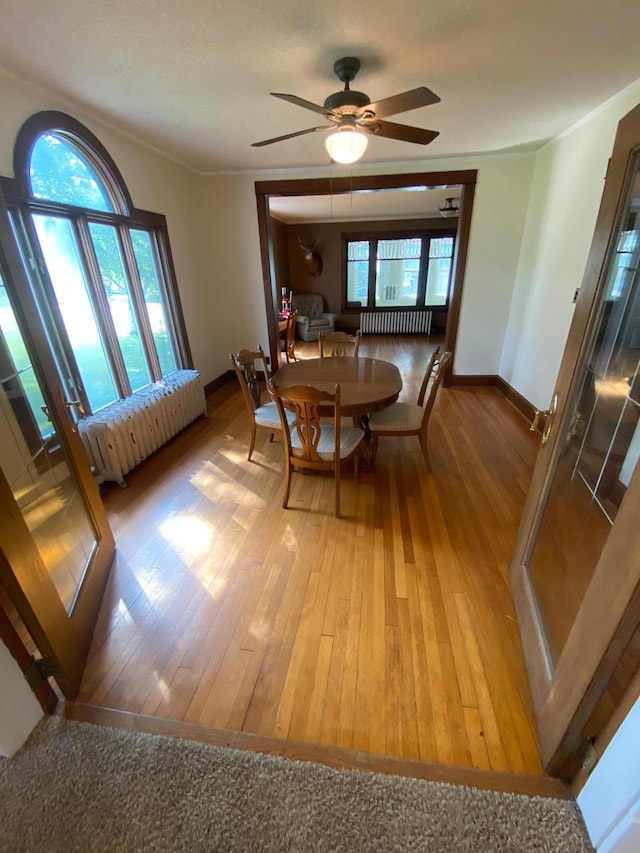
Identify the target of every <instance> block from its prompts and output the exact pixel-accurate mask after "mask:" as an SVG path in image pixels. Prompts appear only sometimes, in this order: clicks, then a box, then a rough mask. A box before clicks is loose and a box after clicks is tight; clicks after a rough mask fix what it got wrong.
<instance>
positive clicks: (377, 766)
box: [57, 701, 571, 800]
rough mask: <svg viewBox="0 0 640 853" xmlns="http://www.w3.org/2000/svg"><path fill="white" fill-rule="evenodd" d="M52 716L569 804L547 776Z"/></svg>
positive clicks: (190, 728)
mask: <svg viewBox="0 0 640 853" xmlns="http://www.w3.org/2000/svg"><path fill="white" fill-rule="evenodd" d="M57 714H58V715H59V716H61V717H64V718H66V719H69V720H79V721H81V722H85V723H94V724H95V725H99V726H111V727H112V728H120V729H129V730H131V731H136V732H146V733H148V734H157V735H164V736H165V737H180V738H185V739H186V740H194V741H198V742H199V743H208V744H212V745H214V746H223V747H228V748H231V749H242V750H249V751H253V752H261V753H264V754H266V755H277V756H280V757H281V758H289V759H292V760H295V761H311V762H314V763H316V764H324V765H325V766H327V767H333V768H335V769H338V770H360V771H363V772H369V773H384V774H391V775H395V776H405V777H409V778H414V779H424V780H426V781H429V782H445V783H449V784H451V785H467V786H469V787H472V788H479V789H480V790H484V791H498V792H501V793H508V794H524V795H526V796H529V797H535V796H540V797H550V798H552V799H563V800H564V799H571V792H570V790H569V786H568V785H567V784H566V783H565V782H563V781H562V780H560V779H554V778H553V777H551V776H546V775H536V776H531V775H521V774H517V773H499V772H493V771H490V770H478V769H475V768H471V767H469V768H465V767H451V766H448V765H443V764H432V763H429V762H425V761H415V760H411V759H407V758H393V757H390V756H384V755H371V754H369V753H366V752H361V751H359V750H352V749H341V748H339V747H332V746H321V745H317V744H308V743H302V742H301V741H293V740H283V739H281V738H275V737H270V736H267V735H257V734H251V733H249V732H235V731H230V730H228V729H220V728H209V727H207V726H203V725H199V724H198V723H186V722H184V721H182V720H167V719H164V718H162V717H150V716H147V715H144V714H133V713H130V712H128V711H118V710H116V709H114V708H101V707H98V706H96V705H85V704H83V703H79V702H70V701H68V702H64V703H60V705H59V707H58V710H57Z"/></svg>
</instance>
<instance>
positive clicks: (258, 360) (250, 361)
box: [229, 346, 271, 414]
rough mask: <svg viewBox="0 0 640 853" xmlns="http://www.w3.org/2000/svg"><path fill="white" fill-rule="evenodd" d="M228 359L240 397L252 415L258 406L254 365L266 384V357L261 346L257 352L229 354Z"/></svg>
mask: <svg viewBox="0 0 640 853" xmlns="http://www.w3.org/2000/svg"><path fill="white" fill-rule="evenodd" d="M229 358H230V359H231V363H232V364H233V369H234V370H235V372H236V376H237V377H238V381H239V382H240V388H241V389H242V396H243V397H244V401H245V403H246V404H247V408H248V409H249V412H250V413H251V414H253V412H255V410H256V409H257V408H258V407H259V406H260V377H259V375H258V370H257V369H256V364H258V366H259V368H260V369H261V370H262V372H263V374H264V379H265V381H266V382H268V381H269V379H270V378H271V374H270V372H269V364H268V362H267V357H266V355H265V354H264V351H263V349H262V347H261V346H258V349H257V350H248V349H242V350H240V352H239V353H238V354H237V355H233V353H229Z"/></svg>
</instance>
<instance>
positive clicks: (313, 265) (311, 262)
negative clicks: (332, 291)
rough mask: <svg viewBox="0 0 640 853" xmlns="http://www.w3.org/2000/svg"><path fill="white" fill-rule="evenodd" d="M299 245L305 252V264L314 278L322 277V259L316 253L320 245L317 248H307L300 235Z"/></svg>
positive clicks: (316, 245)
mask: <svg viewBox="0 0 640 853" xmlns="http://www.w3.org/2000/svg"><path fill="white" fill-rule="evenodd" d="M298 245H299V246H300V248H301V249H302V251H303V252H304V262H305V265H306V267H307V269H308V270H309V272H310V273H311V275H312V276H317V275H320V273H321V272H322V258H321V257H320V255H319V254H318V252H316V249H317V248H318V243H316V244H315V246H305V244H304V243H303V242H302V237H300V236H299V235H298Z"/></svg>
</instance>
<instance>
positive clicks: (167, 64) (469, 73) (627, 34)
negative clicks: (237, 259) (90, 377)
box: [0, 0, 640, 196]
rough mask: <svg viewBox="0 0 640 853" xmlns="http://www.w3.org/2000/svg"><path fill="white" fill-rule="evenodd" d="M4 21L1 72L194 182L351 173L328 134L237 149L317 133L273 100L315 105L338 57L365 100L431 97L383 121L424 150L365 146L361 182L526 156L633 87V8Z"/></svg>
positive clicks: (296, 9)
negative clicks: (428, 133)
mask: <svg viewBox="0 0 640 853" xmlns="http://www.w3.org/2000/svg"><path fill="white" fill-rule="evenodd" d="M0 22H1V25H0V67H2V68H4V69H6V70H7V71H9V72H11V73H14V74H16V75H18V76H20V77H21V78H23V79H26V80H28V81H30V82H32V83H35V84H37V85H39V86H41V87H43V88H45V89H46V90H48V91H50V92H52V93H55V94H56V95H58V96H60V97H62V99H63V100H64V101H65V103H66V104H68V107H69V109H70V110H72V109H73V106H74V105H79V106H82V107H84V108H87V109H89V110H90V112H91V113H92V114H93V115H94V116H96V117H98V118H100V119H102V120H105V121H107V122H109V123H110V124H111V125H113V126H115V127H117V128H119V129H121V130H123V131H125V132H126V133H128V134H130V135H132V136H133V137H135V138H136V139H138V140H139V141H141V142H143V143H145V144H148V145H150V146H152V147H153V148H155V149H156V150H160V151H162V152H164V153H165V154H167V155H168V156H170V157H171V158H173V159H175V160H177V161H179V162H181V163H183V164H185V165H187V166H189V167H190V168H192V169H194V170H196V171H198V172H202V173H214V172H230V171H239V170H244V171H251V172H254V171H256V170H264V169H289V168H309V167H323V166H325V167H327V172H328V171H329V169H330V168H331V169H333V170H334V174H335V170H336V169H337V168H349V167H336V166H333V167H330V166H329V159H328V155H327V153H326V151H325V148H324V144H323V140H324V136H325V134H324V133H313V134H309V135H307V136H301V137H298V138H295V139H290V140H287V141H284V142H280V143H276V144H274V145H269V146H266V147H264V148H252V147H251V146H250V143H252V142H257V141H260V140H262V139H266V138H270V137H272V136H278V135H281V134H286V133H292V132H294V131H297V130H302V129H304V128H307V127H313V126H316V125H317V124H318V123H323V122H322V119H321V118H320V117H319V116H317V115H316V114H314V113H313V112H311V111H308V110H305V109H302V108H300V107H299V106H295V105H293V104H290V103H287V102H284V101H282V100H279V99H277V98H273V97H271V96H270V95H269V92H286V93H290V94H294V95H298V96H300V97H302V98H304V99H306V100H309V101H312V102H314V103H316V104H322V103H323V101H324V99H325V98H326V96H327V95H328V94H330V93H331V92H335V91H338V90H340V89H341V88H342V84H341V83H340V82H339V81H338V79H337V78H336V77H335V76H334V73H333V63H334V61H335V60H336V59H338V58H339V57H342V56H357V57H359V58H360V60H361V62H362V68H361V71H360V73H359V75H358V77H357V78H356V80H355V82H354V83H353V84H352V88H354V89H358V90H360V91H364V92H366V93H367V94H368V95H369V97H370V98H371V100H372V101H375V100H380V99H382V98H386V97H388V96H390V95H395V94H397V93H399V92H404V91H406V90H408V89H412V88H414V87H416V86H427V87H429V88H430V89H432V90H433V91H434V92H435V93H436V94H438V95H439V96H440V98H441V102H440V103H439V104H435V105H433V106H430V107H424V108H421V109H418V110H414V111H411V112H409V113H404V114H402V115H399V116H397V117H395V116H394V117H393V118H392V120H393V121H397V122H399V123H402V124H411V125H415V126H418V127H424V128H429V129H433V130H438V131H439V132H440V136H439V137H438V138H437V139H436V140H435V141H434V142H432V143H431V144H430V145H429V146H426V147H424V146H421V145H413V144H410V143H406V142H398V141H395V140H389V139H381V138H378V137H375V138H371V137H370V142H369V147H368V150H367V152H366V153H365V155H364V158H363V160H362V163H363V164H364V166H365V168H366V166H367V164H381V163H406V162H411V161H415V162H416V163H418V161H421V162H422V164H423V165H422V168H426V166H425V159H427V160H428V159H429V158H434V157H438V158H440V157H445V156H455V155H463V154H478V153H488V152H499V151H511V150H516V151H517V150H535V149H536V148H537V147H539V146H540V145H541V144H542V143H544V142H545V141H547V140H548V139H550V138H552V137H554V136H557V135H558V134H559V133H561V132H562V131H563V130H565V129H567V128H568V127H570V126H571V125H573V124H574V123H575V122H577V121H578V120H579V119H581V118H582V117H583V116H585V115H587V114H588V113H589V112H591V111H592V110H593V109H595V108H596V107H597V106H599V105H600V104H601V103H603V102H604V101H605V100H607V99H608V98H609V97H611V96H612V95H614V94H615V93H616V92H618V91H619V90H620V89H622V88H624V87H625V86H627V85H628V84H630V83H632V82H633V81H634V80H636V79H637V78H638V77H640V49H639V48H638V33H639V32H640V3H639V2H638V0H607V2H606V3H605V2H603V0H535V2H526V3H525V2H524V0H446V2H443V0H432V2H430V3H427V2H425V0H404V2H401V3H393V2H382V0H371V2H369V3H364V2H363V0H358V2H356V0H340V2H337V0H323V2H317V0H281V2H276V0H181V1H180V2H173V3H169V2H164V3H163V2H161V0H110V2H109V3H106V2H99V0H48V2H46V3H44V2H42V0H19V2H16V0H0ZM319 118H320V122H318V119H319ZM417 168H419V166H417ZM403 195H404V196H411V195H412V194H411V193H404V194H403Z"/></svg>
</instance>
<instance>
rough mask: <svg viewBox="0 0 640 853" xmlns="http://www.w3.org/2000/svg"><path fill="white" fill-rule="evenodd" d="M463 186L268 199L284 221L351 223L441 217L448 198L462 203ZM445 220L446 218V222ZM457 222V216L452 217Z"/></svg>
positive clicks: (455, 203)
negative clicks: (441, 209) (440, 209)
mask: <svg viewBox="0 0 640 853" xmlns="http://www.w3.org/2000/svg"><path fill="white" fill-rule="evenodd" d="M461 192H462V189H461V187H447V188H446V189H429V188H427V187H411V188H407V189H405V190H375V191H367V192H354V193H345V194H343V195H315V196H278V197H271V198H270V199H269V207H270V209H271V213H272V214H273V215H274V216H275V217H276V218H277V219H279V220H281V221H282V222H286V223H287V224H292V223H295V222H348V221H357V220H376V219H384V220H388V219H429V218H433V217H436V218H440V212H439V210H438V209H439V208H440V207H442V206H444V204H445V203H446V199H447V198H451V199H453V201H452V206H454V207H459V206H460V195H461ZM444 221H445V220H444V219H443V222H444ZM448 221H449V222H451V221H453V222H454V223H455V222H457V218H453V220H451V219H449V220H448Z"/></svg>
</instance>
